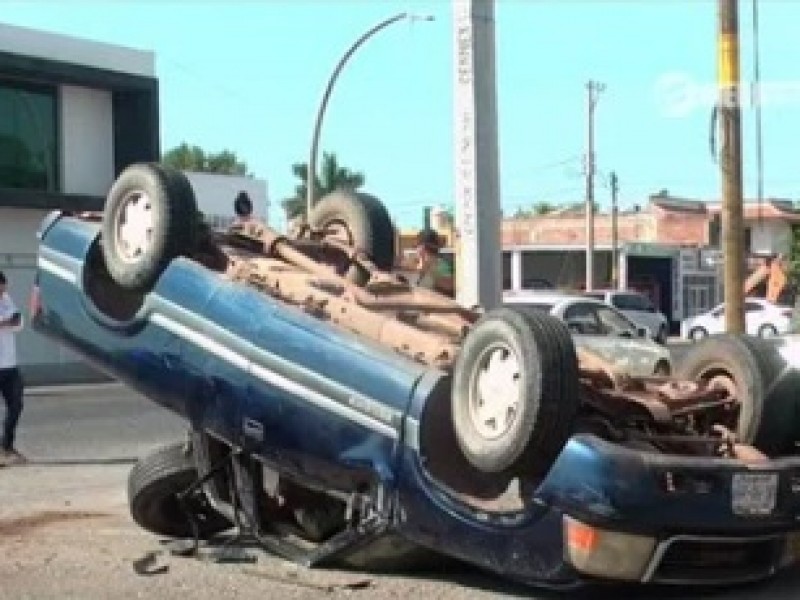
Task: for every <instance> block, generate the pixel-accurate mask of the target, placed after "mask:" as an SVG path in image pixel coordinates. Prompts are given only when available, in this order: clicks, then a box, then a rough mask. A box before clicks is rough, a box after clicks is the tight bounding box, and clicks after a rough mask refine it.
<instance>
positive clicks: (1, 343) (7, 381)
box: [0, 271, 26, 466]
mask: <svg viewBox="0 0 800 600" xmlns="http://www.w3.org/2000/svg"><path fill="white" fill-rule="evenodd" d="M7 288H8V281H7V280H6V276H5V273H3V272H2V271H0V394H2V396H3V399H4V400H5V403H6V416H5V421H4V424H3V440H2V447H0V466H7V465H16V464H21V463H24V462H26V460H25V457H24V456H23V455H22V454H20V453H19V452H18V451H17V449H16V447H15V446H14V442H15V440H16V433H17V424H18V423H19V418H20V415H21V414H22V396H23V387H24V386H23V382H22V375H21V374H20V372H19V366H18V365H17V347H16V339H15V336H16V334H17V333H19V332H20V331H21V330H22V326H23V319H22V315H21V314H20V312H19V310H17V307H16V305H15V304H14V300H12V298H11V296H10V295H9V293H8V289H7Z"/></svg>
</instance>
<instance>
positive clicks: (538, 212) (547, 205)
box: [514, 200, 561, 219]
mask: <svg viewBox="0 0 800 600" xmlns="http://www.w3.org/2000/svg"><path fill="white" fill-rule="evenodd" d="M559 208H561V207H560V206H559V205H558V204H555V203H553V202H548V201H547V200H539V201H538V202H534V203H533V204H532V205H531V207H530V208H522V207H519V208H517V212H515V213H514V218H515V219H530V218H531V217H539V216H543V215H549V214H550V213H553V212H555V211H557V210H558V209H559Z"/></svg>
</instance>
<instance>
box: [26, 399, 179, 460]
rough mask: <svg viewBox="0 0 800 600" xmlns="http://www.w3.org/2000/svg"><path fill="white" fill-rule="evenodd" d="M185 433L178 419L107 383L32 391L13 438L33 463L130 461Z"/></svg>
mask: <svg viewBox="0 0 800 600" xmlns="http://www.w3.org/2000/svg"><path fill="white" fill-rule="evenodd" d="M185 432H186V424H185V421H184V420H183V419H182V418H180V417H178V416H177V415H175V414H173V413H171V412H170V411H167V410H165V409H163V408H161V407H159V406H158V405H157V404H155V403H153V402H150V401H148V400H146V399H144V398H142V397H141V396H139V395H138V394H136V393H134V392H131V391H129V390H127V389H126V388H123V387H122V386H120V385H117V384H111V385H101V386H74V387H71V388H67V387H65V388H63V390H57V393H48V394H40V393H37V390H33V391H32V392H31V393H29V394H28V395H27V397H26V401H25V408H24V411H23V414H22V419H21V421H20V426H19V431H18V433H17V437H18V446H19V448H20V451H22V452H23V454H25V455H26V456H29V457H30V458H31V459H33V460H34V461H36V462H40V461H47V462H76V463H79V462H123V461H131V462H132V461H133V460H135V458H136V457H137V456H141V455H142V454H144V453H146V452H147V451H148V450H149V449H151V448H153V447H155V446H158V445H159V444H162V443H164V442H169V441H172V440H178V439H181V438H182V436H184V435H185Z"/></svg>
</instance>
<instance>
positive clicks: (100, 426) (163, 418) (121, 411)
mask: <svg viewBox="0 0 800 600" xmlns="http://www.w3.org/2000/svg"><path fill="white" fill-rule="evenodd" d="M184 432H185V425H184V422H183V420H182V419H180V418H178V417H177V416H175V415H173V414H171V413H169V412H167V411H166V410H164V409H161V408H159V407H158V406H157V405H155V404H153V403H151V402H149V401H147V400H144V399H142V398H141V397H139V396H138V395H136V394H134V393H131V392H129V391H126V390H124V389H123V388H120V387H105V388H95V389H89V390H87V389H85V388H75V389H74V390H72V391H68V392H64V393H59V394H48V395H29V396H28V398H27V403H26V407H25V412H24V414H23V420H22V423H21V425H20V431H19V446H20V448H21V450H23V451H24V452H25V453H27V454H28V455H29V457H30V458H31V459H32V462H33V464H32V465H31V466H29V467H22V468H10V469H5V470H0V497H2V498H3V502H0V525H2V523H3V522H4V519H3V518H2V517H3V516H4V515H5V516H6V517H7V516H8V515H12V516H13V515H22V514H25V511H26V510H27V511H30V510H33V508H32V506H33V505H36V506H37V507H38V508H42V509H44V508H46V506H47V504H48V502H49V503H51V504H53V505H60V504H62V503H63V498H61V497H56V498H53V497H49V498H48V497H47V495H48V492H47V491H46V490H52V491H51V492H49V494H50V496H54V495H56V496H57V495H58V494H60V493H61V492H59V491H58V490H61V489H64V490H68V491H69V492H70V493H75V490H76V489H78V488H79V489H80V490H81V493H82V495H81V496H80V497H78V498H76V499H75V500H74V501H72V503H71V506H73V508H74V507H78V506H80V507H82V509H83V510H89V509H91V506H92V505H91V502H94V501H93V500H92V498H93V497H94V496H93V495H96V497H97V498H101V497H106V498H111V499H112V500H113V502H111V504H110V505H113V506H116V507H118V508H117V510H118V511H119V515H120V516H119V518H118V522H117V524H116V525H115V527H116V529H115V530H114V531H115V532H116V533H115V536H114V537H113V539H114V540H123V539H124V540H126V543H128V544H133V543H136V544H138V545H137V546H135V549H136V550H137V551H140V550H141V548H147V547H148V545H149V544H155V542H150V541H148V540H150V539H151V538H149V537H147V536H143V535H142V532H141V530H138V529H137V528H136V527H135V526H134V525H133V524H132V523H131V522H129V520H128V517H127V516H126V515H125V514H124V513H125V512H126V511H125V509H124V503H123V502H124V500H123V497H124V492H123V489H122V488H123V486H124V483H123V481H124V477H125V473H126V472H127V468H128V467H127V465H126V464H125V463H127V462H129V461H132V460H134V458H135V457H136V456H138V455H141V454H142V453H144V452H146V451H148V450H149V449H151V448H153V447H154V446H158V445H159V444H161V443H164V442H169V441H172V440H175V439H180V437H181V436H182V435H184ZM105 463H109V464H107V465H106V464H105ZM117 463H122V464H117ZM51 464H55V465H66V466H53V467H49V466H48V465H51ZM48 469H49V471H48ZM65 469H66V470H65ZM26 473H30V474H31V475H26ZM31 476H35V477H36V482H35V483H33V482H30V483H29V484H28V489H27V490H23V489H22V488H23V487H24V485H23V483H24V481H25V480H26V478H29V477H31ZM48 477H49V478H52V482H51V481H50V480H48V479H47V478H48ZM64 477H67V481H66V482H65V481H63V479H64ZM15 478H19V480H18V481H15ZM59 478H60V479H59ZM88 482H95V485H96V487H97V491H93V490H91V489H89V488H87V485H88ZM37 485H38V486H39V488H37V487H35V486H37ZM53 486H60V487H53ZM118 488H119V489H118ZM37 489H38V490H39V491H38V492H37V491H36V490H37ZM107 502H109V501H107ZM81 503H82V504H81ZM6 520H7V519H6ZM103 531H105V530H103ZM109 531H111V530H108V531H105V534H102V531H101V532H100V533H98V535H101V536H102V535H106V537H105V538H102V537H101V538H98V539H102V540H103V543H104V544H106V545H107V548H105V549H104V550H103V554H102V556H103V557H104V560H107V561H108V562H109V564H110V565H111V566H109V567H103V565H97V564H95V565H93V566H88V565H84V564H83V563H81V562H80V561H81V560H83V559H81V558H80V555H79V554H76V553H75V552H70V550H69V547H67V548H66V549H65V550H64V551H63V553H62V554H58V552H57V550H54V548H57V547H58V546H57V543H58V540H57V539H55V538H51V539H50V541H47V542H46V545H45V546H44V547H42V550H41V553H42V556H44V555H45V554H48V553H51V554H52V553H56V554H55V555H56V556H57V558H56V559H52V560H53V568H56V567H57V568H60V569H63V575H64V577H73V576H74V574H75V572H77V571H84V575H90V574H91V577H92V578H94V577H97V578H99V581H102V578H103V577H104V576H103V575H102V572H103V569H104V568H113V569H118V570H119V573H120V574H119V577H121V578H125V577H128V578H129V577H131V576H130V575H129V569H128V570H127V571H126V570H125V569H126V568H127V567H124V566H123V567H121V566H119V564H118V563H119V561H120V560H121V558H120V557H124V558H125V560H128V559H129V558H130V557H131V556H133V555H134V554H133V552H134V550H133V549H132V548H131V547H129V546H125V545H124V544H123V542H122V541H115V542H112V541H111V540H112V537H111V536H110V534H109ZM126 532H128V533H126ZM2 534H3V531H2V527H0V547H2V543H3V535H2ZM81 535H82V536H84V537H85V540H86V542H84V543H85V544H88V543H90V540H92V539H93V537H92V536H93V535H94V534H92V533H91V532H87V531H85V530H83V531H82V533H81ZM46 539H48V538H46V537H44V538H43V540H46ZM54 539H55V541H53V540H54ZM25 540H27V543H28V545H29V546H30V544H33V543H38V542H35V537H34V538H30V537H24V538H23V537H20V538H19V539H18V541H19V543H23V542H24V541H25ZM53 544H56V545H53ZM35 548H36V546H34V549H33V550H30V549H28V550H27V552H28V553H29V554H26V556H27V559H26V560H28V561H29V563H28V564H29V565H31V566H30V569H34V567H35V565H36V564H37V554H36V552H38V551H37V550H36V549H35ZM115 548H116V549H115ZM31 552H33V553H32V554H30V553H31ZM48 556H49V555H48ZM87 556H90V557H91V558H86V559H85V562H88V561H97V560H98V559H97V558H96V555H88V554H87ZM115 557H116V558H115ZM67 559H69V560H72V561H73V562H72V563H67V562H65V561H66V560H67ZM8 560H9V555H8V554H7V553H5V552H0V573H6V575H7V576H8V577H12V579H13V578H17V579H15V580H14V581H15V582H16V583H15V585H17V586H18V587H8V586H9V585H11V583H10V582H9V581H7V580H5V579H4V584H3V586H0V587H4V588H6V589H5V592H7V594H6V593H5V592H3V591H2V590H0V598H6V597H9V598H12V597H13V598H19V597H23V596H24V597H30V598H34V597H35V598H51V597H52V598H61V597H81V598H84V599H85V600H90V599H93V598H105V597H142V596H141V594H142V593H143V589H142V588H141V586H142V585H143V584H141V583H137V582H136V581H133V580H130V581H128V583H127V584H125V585H127V586H129V587H126V588H124V589H123V588H122V587H120V588H118V589H117V588H115V587H114V585H115V583H114V580H113V579H111V580H109V581H108V586H110V587H104V586H102V585H101V586H100V588H98V590H99V591H97V595H95V593H94V592H93V591H90V590H89V589H88V588H75V589H72V588H70V589H72V591H71V593H69V594H67V595H63V596H62V595H61V594H62V591H61V590H59V589H58V587H57V586H56V587H52V586H51V587H47V588H43V589H46V591H45V592H42V593H33V595H31V594H27V595H26V594H23V595H20V593H19V592H20V591H21V590H23V591H24V590H26V589H29V588H28V587H26V586H31V585H32V584H33V583H36V582H38V581H39V579H38V577H39V576H38V575H36V573H37V572H36V571H33V570H31V571H30V572H31V573H34V575H33V576H32V577H36V579H31V578H30V577H29V578H28V579H27V580H25V579H19V578H20V577H24V574H25V572H26V571H24V570H20V569H18V568H16V567H14V566H13V565H9V564H7V561H8ZM48 560H51V558H48ZM4 561H5V562H4ZM115 561H116V562H115ZM126 564H127V563H126ZM259 564H262V563H261V561H260V560H259ZM278 564H279V563H277V562H274V561H273V562H270V559H268V561H267V563H266V567H265V568H267V569H270V568H272V569H273V570H274V569H275V568H276V567H275V565H278ZM270 565H272V566H270ZM172 566H173V568H172V570H171V571H170V574H168V575H165V576H163V577H162V578H160V579H159V580H158V581H157V582H155V581H154V583H153V585H157V588H155V589H157V590H158V591H157V593H154V594H151V595H150V597H157V598H173V597H175V598H178V597H186V595H191V596H192V597H194V598H197V599H198V600H199V599H202V598H212V597H214V598H216V597H219V593H220V591H219V588H218V587H216V586H218V585H223V586H224V587H225V589H226V590H229V591H230V592H234V594H235V595H237V596H238V597H242V598H250V597H253V598H255V597H259V598H272V597H274V598H279V597H280V598H284V597H288V598H306V597H309V598H311V597H318V592H315V593H313V594H310V590H309V588H308V581H305V582H302V581H300V582H299V583H298V584H297V585H296V586H295V587H294V588H292V587H291V586H287V585H286V584H285V581H284V583H283V584H281V585H280V586H278V588H276V589H275V594H277V595H275V594H273V593H264V589H267V590H269V589H270V586H269V582H264V586H265V588H259V589H260V590H261V591H260V592H259V593H260V595H259V593H256V592H257V591H258V590H257V589H255V588H251V587H249V586H250V584H249V583H248V581H250V580H248V578H247V577H246V576H245V575H242V574H240V573H238V572H237V571H235V567H234V566H224V567H222V568H220V567H219V566H206V565H202V564H194V565H183V564H178V563H173V565H172ZM190 567H191V569H194V571H188V570H187V574H186V575H183V576H181V569H190ZM4 568H6V569H7V570H6V571H4V570H3V569H4ZM48 568H50V567H48ZM310 576H315V577H316V576H317V575H309V577H310ZM325 577H333V575H330V576H328V575H326V576H325ZM348 577H350V578H351V579H352V577H353V576H352V575H349V576H348ZM198 578H199V579H198ZM370 578H371V579H372V580H373V581H374V585H373V586H372V587H371V588H370V589H365V590H342V591H341V592H333V593H325V595H327V596H329V597H332V598H339V597H342V598H344V597H347V598H353V597H358V596H360V597H362V598H376V599H378V598H379V599H388V598H403V597H429V598H458V599H459V600H461V599H479V598H480V599H483V598H499V597H503V598H522V597H527V598H548V599H549V598H559V597H566V596H558V595H554V594H550V593H544V592H541V591H538V590H532V589H530V588H520V587H519V586H514V585H509V584H508V583H507V582H504V581H503V580H501V579H499V578H496V577H493V576H488V575H484V574H480V573H476V572H474V570H473V569H471V568H466V569H465V570H464V571H463V572H456V573H446V574H436V573H433V574H421V575H417V576H411V577H409V576H408V575H406V576H402V575H396V574H380V575H370ZM201 580H202V581H201ZM62 581H65V580H62ZM99 581H98V584H99ZM120 581H122V580H120ZM42 585H45V584H44V583H42ZM48 585H49V584H48ZM70 585H72V584H70ZM74 585H78V584H77V583H76V584H74ZM81 585H82V584H81ZM87 585H88V584H87ZM119 585H120V586H122V585H123V584H122V583H120V584H119ZM137 586H138V587H137ZM101 588H102V589H101ZM273 588H274V586H273ZM30 589H39V588H30ZM91 589H92V590H94V589H95V588H91ZM115 589H116V590H117V592H119V593H116V592H115ZM133 590H137V591H136V592H135V594H134V591H133ZM204 590H205V591H204ZM212 590H213V594H212ZM190 592H192V593H190ZM184 594H186V595H184ZM306 594H309V595H306ZM225 595H227V593H226V594H225ZM587 596H588V597H598V598H600V597H602V598H608V597H619V598H641V599H642V600H644V599H645V598H646V599H648V600H653V599H658V598H687V599H688V598H697V599H699V598H709V597H712V598H719V599H725V600H783V599H787V600H788V599H790V598H791V599H795V598H798V597H800V570H796V571H790V572H788V573H784V574H782V575H780V576H779V577H778V578H776V579H773V580H771V581H769V582H763V583H760V584H757V585H754V586H746V587H740V588H736V589H732V590H697V589H691V590H690V589H683V588H681V589H676V588H670V589H660V588H659V589H653V588H641V587H633V588H629V587H624V588H620V587H614V588H612V589H610V590H608V589H605V590H602V591H600V592H594V593H589V594H587ZM569 597H571V598H572V597H575V596H574V595H570V596H569Z"/></svg>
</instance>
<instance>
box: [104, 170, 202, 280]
mask: <svg viewBox="0 0 800 600" xmlns="http://www.w3.org/2000/svg"><path fill="white" fill-rule="evenodd" d="M136 199H138V201H139V202H144V203H145V204H144V206H145V207H147V210H148V212H149V213H150V214H151V215H152V226H151V229H150V230H149V240H148V241H147V242H146V243H143V244H141V245H140V246H139V247H138V248H136V249H135V250H129V251H128V252H126V250H125V249H123V247H124V246H125V243H124V241H123V239H122V237H121V236H120V231H119V225H120V221H121V220H122V219H123V211H125V210H126V206H127V205H128V203H129V201H132V200H136ZM197 215H198V212H197V203H196V201H195V197H194V193H193V192H192V188H191V185H190V184H189V182H188V181H187V180H186V178H185V176H184V175H183V174H182V173H180V172H178V171H174V170H170V169H167V168H166V167H163V166H161V165H159V164H155V163H141V164H134V165H131V166H130V167H128V168H126V169H125V170H124V171H123V172H122V173H121V174H120V176H119V177H118V178H117V179H116V181H115V182H114V185H112V186H111V190H110V191H109V193H108V196H107V198H106V203H105V208H104V212H103V223H102V230H101V240H102V249H103V259H104V260H105V263H106V267H107V269H108V272H109V274H110V275H111V278H112V279H113V280H114V282H115V283H116V284H117V285H119V286H120V287H122V288H124V289H127V290H131V291H136V292H148V291H150V289H151V288H152V286H153V285H154V284H155V282H156V280H157V279H158V277H159V276H160V275H161V273H162V272H163V270H164V269H165V268H166V267H167V265H168V264H169V262H170V261H171V260H172V259H173V258H175V257H177V256H180V255H182V254H187V253H190V252H191V251H192V249H193V248H194V245H195V238H196V231H197Z"/></svg>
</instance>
